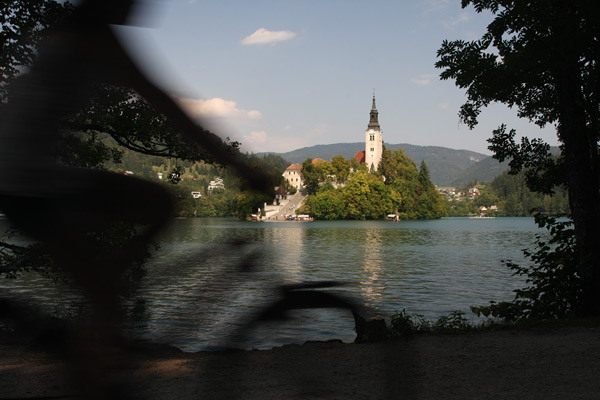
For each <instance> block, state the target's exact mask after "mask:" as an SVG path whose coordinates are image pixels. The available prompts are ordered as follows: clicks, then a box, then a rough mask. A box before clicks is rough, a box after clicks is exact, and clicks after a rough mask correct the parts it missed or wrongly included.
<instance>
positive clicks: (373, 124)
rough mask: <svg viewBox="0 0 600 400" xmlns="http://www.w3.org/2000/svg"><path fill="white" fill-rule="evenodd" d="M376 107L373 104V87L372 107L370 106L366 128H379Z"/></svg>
mask: <svg viewBox="0 0 600 400" xmlns="http://www.w3.org/2000/svg"><path fill="white" fill-rule="evenodd" d="M378 114H379V113H378V112H377V107H376V106H375V89H373V107H371V116H370V118H369V127H368V128H367V129H374V130H377V131H379V130H381V128H380V127H379V117H378Z"/></svg>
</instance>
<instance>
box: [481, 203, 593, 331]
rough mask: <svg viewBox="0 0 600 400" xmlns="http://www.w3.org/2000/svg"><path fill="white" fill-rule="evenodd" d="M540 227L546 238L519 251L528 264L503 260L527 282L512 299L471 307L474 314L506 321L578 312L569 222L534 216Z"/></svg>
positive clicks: (579, 302)
mask: <svg viewBox="0 0 600 400" xmlns="http://www.w3.org/2000/svg"><path fill="white" fill-rule="evenodd" d="M535 219H536V223H537V224H538V226H539V227H540V228H542V227H545V228H546V229H548V231H550V235H551V237H550V239H549V240H547V241H546V240H542V239H541V237H540V236H539V235H538V236H537V239H536V248H537V250H535V251H531V250H527V249H525V250H523V254H524V255H525V257H527V258H529V259H530V260H531V262H532V264H531V265H529V266H525V267H521V266H519V265H517V264H514V263H512V262H511V261H510V260H508V261H505V263H506V266H507V267H508V268H510V269H511V270H513V271H514V272H513V275H519V276H525V277H526V280H525V282H526V283H527V284H529V286H527V287H526V288H524V289H519V290H515V298H514V300H513V301H512V302H501V303H496V302H491V304H490V305H488V306H481V307H471V310H472V311H473V312H474V313H475V314H477V315H478V316H482V315H483V316H485V317H488V316H491V317H496V318H503V319H504V320H505V321H506V322H508V321H518V320H521V319H558V318H566V317H573V316H578V315H580V314H581V312H582V300H581V277H580V276H579V274H578V270H577V268H578V265H577V254H576V253H577V249H576V247H575V231H574V229H573V227H572V225H573V222H572V221H570V220H568V221H558V220H557V219H556V218H552V217H547V216H543V215H540V214H538V215H536V216H535Z"/></svg>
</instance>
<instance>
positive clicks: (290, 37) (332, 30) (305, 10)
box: [124, 0, 556, 154]
mask: <svg viewBox="0 0 600 400" xmlns="http://www.w3.org/2000/svg"><path fill="white" fill-rule="evenodd" d="M150 3H151V4H153V5H154V7H150V8H148V9H147V10H146V12H144V13H143V15H144V19H143V20H141V21H142V24H143V25H145V26H144V27H139V28H127V29H126V30H124V35H125V37H126V38H127V39H128V43H129V44H130V45H131V48H132V50H133V51H134V52H135V53H136V54H137V56H138V57H139V58H140V60H141V61H142V62H143V63H144V66H145V68H146V69H147V71H148V73H149V74H150V75H151V76H153V77H154V78H155V79H157V80H159V81H160V83H161V85H163V87H165V88H166V89H167V90H168V91H169V93H171V94H172V95H173V96H174V97H176V98H177V99H178V100H179V101H180V102H181V104H182V106H183V107H185V109H186V110H187V111H188V112H189V114H190V115H192V116H193V117H198V118H202V121H203V122H205V123H207V124H209V126H210V127H211V129H213V130H214V131H215V132H216V133H219V134H221V135H222V136H230V137H231V138H233V139H236V140H239V141H241V142H242V145H243V147H242V148H243V149H244V150H247V151H254V152H260V151H275V152H285V151H290V150H294V149H296V148H300V147H305V146H312V145H316V144H329V143H339V142H356V141H363V140H364V131H365V129H366V127H367V123H368V120H369V111H370V108H371V99H372V92H373V89H375V95H376V99H377V108H378V110H379V121H380V124H381V127H382V130H383V138H384V141H385V142H388V143H410V144H416V145H433V146H444V147H449V148H454V149H467V150H473V151H477V152H481V153H484V154H489V151H488V150H487V142H486V139H487V138H488V137H490V136H491V131H492V130H493V129H495V128H496V127H497V126H498V125H500V124H501V123H503V122H505V123H507V124H508V125H509V127H511V128H515V129H517V131H518V133H519V134H522V135H526V136H529V137H530V138H533V137H542V138H544V139H546V140H547V141H548V142H549V143H550V144H556V135H555V132H554V128H553V127H549V128H546V129H544V130H540V129H539V128H538V127H537V126H535V125H533V124H531V123H529V122H528V121H526V120H520V119H518V118H517V117H516V112H515V111H514V110H509V109H507V108H506V107H505V106H502V105H498V106H493V107H491V108H488V109H486V110H484V111H483V113H482V115H481V117H480V124H479V126H478V127H477V128H476V129H474V130H469V129H468V128H467V127H466V126H465V125H462V124H460V122H459V119H458V115H457V114H458V110H459V107H460V105H461V104H462V103H463V102H464V100H465V96H464V92H463V91H462V90H460V89H459V88H457V87H456V86H455V85H454V83H453V82H452V81H440V80H439V78H438V77H439V73H440V71H439V70H436V69H435V68H434V63H435V61H436V51H437V49H438V48H439V47H440V44H441V43H442V41H443V40H444V39H475V38H478V37H480V36H481V34H482V33H483V32H484V31H485V28H486V26H487V24H488V23H489V22H490V21H491V15H490V14H477V13H475V11H474V10H473V8H472V7H471V8H467V9H464V10H463V9H461V7H460V0H420V1H404V0H387V1H384V0H369V1H353V0H318V1H313V0H302V1H287V0H278V1H275V0H273V1H271V0H265V1H260V0H259V1H242V0H238V1H230V0H219V1H210V2H208V1H200V0H198V1H195V0H169V1H165V0H152V1H150Z"/></svg>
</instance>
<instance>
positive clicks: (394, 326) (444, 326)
mask: <svg viewBox="0 0 600 400" xmlns="http://www.w3.org/2000/svg"><path fill="white" fill-rule="evenodd" d="M567 326H580V327H587V328H592V327H600V317H587V318H567V319H545V320H540V319H523V320H520V321H518V322H503V321H501V320H495V319H488V320H484V321H481V322H479V323H477V324H475V323H473V322H472V321H470V320H469V319H468V318H467V317H466V314H465V313H464V312H462V311H460V310H458V311H453V312H451V313H450V314H449V315H443V316H441V317H439V318H438V319H437V320H436V321H435V322H433V321H429V320H426V319H425V317H424V316H423V315H421V314H409V313H407V312H406V311H405V310H402V311H400V312H396V313H395V314H394V315H392V317H391V321H390V326H389V328H388V333H389V336H390V337H406V336H413V335H416V334H422V333H430V334H464V333H468V332H483V331H490V330H501V329H516V330H537V329H539V330H548V329H555V328H561V327H567Z"/></svg>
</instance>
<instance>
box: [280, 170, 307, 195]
mask: <svg viewBox="0 0 600 400" xmlns="http://www.w3.org/2000/svg"><path fill="white" fill-rule="evenodd" d="M283 177H284V178H285V180H286V181H287V182H288V183H289V185H290V187H295V188H296V189H298V190H299V189H302V186H303V184H304V176H303V175H302V165H300V164H292V165H290V166H289V167H287V168H286V170H285V171H284V172H283Z"/></svg>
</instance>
